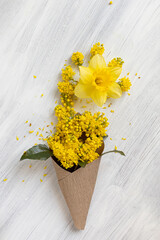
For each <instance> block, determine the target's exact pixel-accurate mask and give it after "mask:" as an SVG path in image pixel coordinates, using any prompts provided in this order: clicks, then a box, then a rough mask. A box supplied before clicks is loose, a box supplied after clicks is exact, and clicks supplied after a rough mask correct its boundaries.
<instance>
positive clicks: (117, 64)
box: [108, 57, 124, 67]
mask: <svg viewBox="0 0 160 240" xmlns="http://www.w3.org/2000/svg"><path fill="white" fill-rule="evenodd" d="M123 63H124V61H123V60H122V58H120V57H117V58H113V59H112V60H111V61H110V62H109V63H108V67H122V65H123Z"/></svg>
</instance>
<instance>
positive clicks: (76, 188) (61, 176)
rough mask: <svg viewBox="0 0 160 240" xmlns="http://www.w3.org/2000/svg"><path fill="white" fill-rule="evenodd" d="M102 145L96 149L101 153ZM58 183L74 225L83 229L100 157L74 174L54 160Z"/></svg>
mask: <svg viewBox="0 0 160 240" xmlns="http://www.w3.org/2000/svg"><path fill="white" fill-rule="evenodd" d="M103 148H104V144H103V145H102V146H101V147H100V148H99V149H97V152H101V153H102V151H103ZM53 164H54V167H55V170H56V174H57V178H58V183H59V186H60V188H61V191H62V193H63V196H64V198H65V201H66V203H67V205H68V208H69V210H70V213H71V216H72V219H73V222H74V225H75V227H76V228H77V229H79V230H82V229H84V228H85V224H86V219H87V215H88V210H89V206H90V202H91V198H92V194H93V191H94V187H95V183H96V178H97V173H98V168H99V164H100V157H99V158H98V159H96V160H95V161H93V162H92V163H89V164H87V165H86V167H85V168H79V169H77V170H76V171H74V172H72V173H71V172H68V171H66V170H64V169H63V168H61V167H60V166H59V165H58V164H57V163H56V162H55V161H54V160H53Z"/></svg>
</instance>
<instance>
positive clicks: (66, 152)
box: [21, 43, 131, 229]
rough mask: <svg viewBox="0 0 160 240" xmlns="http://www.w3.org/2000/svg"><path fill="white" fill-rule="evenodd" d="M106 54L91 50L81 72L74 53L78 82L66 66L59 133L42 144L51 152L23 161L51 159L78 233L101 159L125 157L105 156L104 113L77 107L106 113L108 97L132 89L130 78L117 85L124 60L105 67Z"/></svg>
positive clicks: (37, 149) (40, 148) (30, 154)
mask: <svg viewBox="0 0 160 240" xmlns="http://www.w3.org/2000/svg"><path fill="white" fill-rule="evenodd" d="M103 52H104V46H103V44H100V43H96V44H95V45H93V47H92V48H91V58H90V61H89V65H88V67H85V66H82V65H83V63H84V56H83V54H82V53H80V52H76V53H73V55H72V57H71V59H72V62H73V64H75V65H76V66H75V67H78V68H79V81H76V80H75V79H74V75H75V71H74V70H73V68H72V67H71V66H70V65H68V66H66V65H65V67H64V68H63V69H62V81H60V82H58V89H59V92H60V98H61V104H60V105H57V106H56V107H55V115H56V117H57V119H58V122H57V124H56V128H55V132H54V133H53V134H52V135H51V136H48V137H47V138H46V139H44V140H45V141H46V142H47V145H48V146H47V145H46V144H38V145H36V146H33V147H32V148H30V149H28V150H27V151H25V152H24V154H23V155H22V157H21V160H24V159H33V160H34V159H39V160H47V159H48V158H49V157H52V159H53V164H54V167H55V170H56V174H57V178H58V183H59V186H60V188H61V191H62V193H63V195H64V198H65V200H66V203H67V205H68V207H69V210H70V212H71V215H72V218H73V221H74V224H75V226H76V227H77V228H78V229H84V227H85V223H86V218H87V214H88V209H89V205H90V201H91V198H92V194H93V191H94V186H95V182H96V177H97V172H98V167H99V163H100V159H101V156H102V155H104V154H106V153H111V152H115V153H120V154H121V155H124V153H123V152H122V151H119V150H117V149H114V150H111V151H108V152H105V153H103V149H104V139H105V138H106V137H107V134H106V128H107V126H108V124H109V123H108V119H107V118H106V117H105V116H104V113H101V112H96V113H93V114H92V113H91V112H90V111H84V112H83V113H81V114H80V113H79V112H77V111H76V110H75V109H74V107H73V106H74V102H75V101H76V100H77V98H89V99H91V100H93V101H94V103H95V104H96V105H98V106H99V107H102V106H103V104H104V103H105V102H106V100H107V97H109V98H119V97H120V96H121V95H122V92H123V91H128V90H129V89H130V86H131V83H130V80H129V79H128V78H127V77H123V78H121V79H119V80H117V79H118V78H119V76H120V74H121V71H122V65H123V63H124V62H123V60H122V59H121V58H114V59H113V60H112V61H110V62H109V63H108V65H107V64H106V62H105V59H104V58H103V56H102V54H103ZM88 102H90V100H88Z"/></svg>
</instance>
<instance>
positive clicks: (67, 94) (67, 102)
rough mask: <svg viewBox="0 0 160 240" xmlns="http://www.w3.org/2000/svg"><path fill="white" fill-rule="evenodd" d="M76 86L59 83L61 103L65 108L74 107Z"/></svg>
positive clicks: (68, 83)
mask: <svg viewBox="0 0 160 240" xmlns="http://www.w3.org/2000/svg"><path fill="white" fill-rule="evenodd" d="M74 88H75V85H74V84H73V83H70V82H59V83H58V89H59V91H60V93H61V102H62V104H63V105H64V106H73V95H74Z"/></svg>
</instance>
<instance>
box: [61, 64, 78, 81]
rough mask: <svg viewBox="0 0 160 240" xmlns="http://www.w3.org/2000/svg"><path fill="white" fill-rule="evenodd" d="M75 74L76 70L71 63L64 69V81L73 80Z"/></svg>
mask: <svg viewBox="0 0 160 240" xmlns="http://www.w3.org/2000/svg"><path fill="white" fill-rule="evenodd" d="M74 75H75V72H74V71H73V70H72V67H71V66H70V65H69V66H66V67H65V68H64V69H62V79H63V80H64V81H69V80H72V79H73V76H74Z"/></svg>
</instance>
